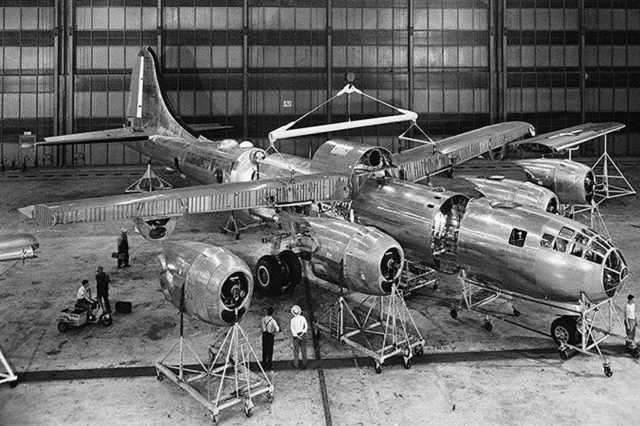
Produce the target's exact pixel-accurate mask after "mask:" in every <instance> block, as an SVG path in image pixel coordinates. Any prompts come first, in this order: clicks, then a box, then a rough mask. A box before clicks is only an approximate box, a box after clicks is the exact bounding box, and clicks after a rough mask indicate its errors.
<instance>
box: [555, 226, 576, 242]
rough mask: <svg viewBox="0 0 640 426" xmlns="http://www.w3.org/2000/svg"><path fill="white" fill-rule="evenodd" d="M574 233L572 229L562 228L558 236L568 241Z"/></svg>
mask: <svg viewBox="0 0 640 426" xmlns="http://www.w3.org/2000/svg"><path fill="white" fill-rule="evenodd" d="M574 233H575V231H574V230H573V229H571V228H567V227H566V226H563V227H562V229H561V230H560V233H559V234H558V235H559V236H561V237H562V238H566V239H567V240H568V239H569V238H571V237H573V234H574Z"/></svg>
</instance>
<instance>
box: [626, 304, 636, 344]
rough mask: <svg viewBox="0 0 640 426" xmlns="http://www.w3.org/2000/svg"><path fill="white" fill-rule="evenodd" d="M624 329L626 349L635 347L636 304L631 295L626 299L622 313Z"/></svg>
mask: <svg viewBox="0 0 640 426" xmlns="http://www.w3.org/2000/svg"><path fill="white" fill-rule="evenodd" d="M624 328H625V331H626V332H627V339H626V340H627V349H629V350H633V349H635V347H636V303H635V301H634V296H633V294H630V295H629V296H628V297H627V305H626V307H625V311H624Z"/></svg>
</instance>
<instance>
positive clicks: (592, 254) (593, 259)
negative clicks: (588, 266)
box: [584, 250, 604, 265]
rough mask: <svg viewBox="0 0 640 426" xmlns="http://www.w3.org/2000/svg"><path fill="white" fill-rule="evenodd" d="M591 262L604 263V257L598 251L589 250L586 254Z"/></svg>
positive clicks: (586, 257)
mask: <svg viewBox="0 0 640 426" xmlns="http://www.w3.org/2000/svg"><path fill="white" fill-rule="evenodd" d="M584 258H585V259H587V260H588V261H589V262H593V263H597V264H598V265H600V264H602V260H603V259H604V257H602V256H600V255H599V254H598V253H596V252H594V251H593V250H587V254H586V255H585V256H584Z"/></svg>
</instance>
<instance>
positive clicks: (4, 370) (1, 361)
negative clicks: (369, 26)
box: [0, 350, 18, 388]
mask: <svg viewBox="0 0 640 426" xmlns="http://www.w3.org/2000/svg"><path fill="white" fill-rule="evenodd" d="M7 382H9V386H10V387H12V388H15V387H16V386H17V385H18V376H16V375H15V374H14V373H13V370H12V369H11V366H10V365H9V363H8V362H7V359H6V358H5V357H4V354H3V353H2V350H0V385H1V384H3V383H7Z"/></svg>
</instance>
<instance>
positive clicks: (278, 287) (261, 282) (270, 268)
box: [256, 255, 284, 295]
mask: <svg viewBox="0 0 640 426" xmlns="http://www.w3.org/2000/svg"><path fill="white" fill-rule="evenodd" d="M283 283H284V276H283V274H282V269H281V268H280V262H279V261H278V259H277V258H276V257H275V256H272V255H266V256H262V257H261V258H260V259H259V260H258V264H257V265H256V284H257V288H258V290H259V291H262V292H263V293H266V294H269V295H276V294H280V293H281V292H282V285H283Z"/></svg>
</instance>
